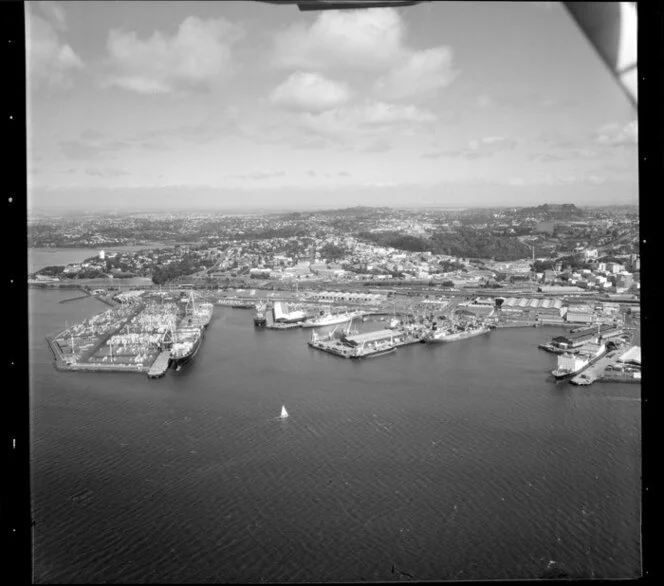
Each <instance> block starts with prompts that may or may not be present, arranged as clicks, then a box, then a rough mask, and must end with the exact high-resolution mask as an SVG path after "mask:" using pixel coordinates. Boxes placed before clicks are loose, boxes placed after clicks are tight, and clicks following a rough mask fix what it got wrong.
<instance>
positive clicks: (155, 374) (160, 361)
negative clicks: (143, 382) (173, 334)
mask: <svg viewBox="0 0 664 586" xmlns="http://www.w3.org/2000/svg"><path fill="white" fill-rule="evenodd" d="M170 358H171V351H170V350H164V351H163V352H161V353H160V354H159V356H157V358H156V360H155V361H154V362H153V363H152V366H151V367H150V369H149V370H148V378H159V377H162V376H164V374H166V371H167V370H168V363H169V362H170Z"/></svg>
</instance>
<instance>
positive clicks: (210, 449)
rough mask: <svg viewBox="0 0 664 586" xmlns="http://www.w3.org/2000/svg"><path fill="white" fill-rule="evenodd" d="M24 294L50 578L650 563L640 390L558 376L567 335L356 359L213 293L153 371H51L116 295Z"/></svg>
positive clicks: (617, 572)
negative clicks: (217, 301)
mask: <svg viewBox="0 0 664 586" xmlns="http://www.w3.org/2000/svg"><path fill="white" fill-rule="evenodd" d="M29 295H30V317H31V323H30V350H31V406H32V438H33V439H32V448H31V451H32V454H31V455H32V464H31V469H32V481H33V488H32V496H33V516H34V519H35V522H36V526H35V528H34V580H35V582H37V583H64V582H66V583H83V582H102V581H104V582H129V583H131V582H157V583H184V582H199V583H201V582H203V583H213V582H246V581H251V582H255V581H268V582H269V581H362V580H381V581H382V580H386V581H387V580H394V579H397V578H398V575H397V574H398V572H404V573H407V574H409V575H411V576H412V577H413V578H414V579H416V580H445V579H509V578H512V579H518V578H539V577H545V576H550V577H558V576H567V577H571V578H590V577H593V576H594V577H596V578H633V577H636V576H638V575H639V571H640V565H639V564H640V497H641V480H640V471H641V467H640V460H641V444H640V441H641V440H640V437H641V423H640V421H641V419H640V410H641V404H640V386H639V385H627V384H617V383H616V384H595V385H593V386H590V387H574V386H571V385H569V384H555V383H553V382H551V381H550V380H549V379H548V376H549V375H548V373H549V372H550V371H551V370H552V369H553V367H554V365H555V360H556V358H555V355H552V354H548V353H546V352H542V351H541V350H539V349H538V348H537V344H539V343H543V342H546V341H548V340H549V339H550V338H551V337H552V335H555V333H556V331H557V330H556V329H555V328H537V329H535V328H515V329H511V328H508V329H500V330H495V331H493V332H491V333H490V334H488V335H485V336H479V337H476V338H472V339H469V340H465V341H462V342H458V343H454V344H443V345H425V344H418V345H414V346H407V347H403V348H400V349H399V350H398V351H397V352H395V353H393V354H391V355H388V356H385V357H382V358H376V359H372V360H366V361H352V360H343V359H340V358H337V357H335V356H331V355H329V354H326V353H324V352H320V351H317V350H315V349H312V348H310V347H309V346H307V344H306V343H305V341H306V340H307V339H309V336H310V334H311V331H310V330H301V329H295V330H288V331H270V330H263V329H255V328H254V327H253V323H252V319H251V314H250V313H248V312H246V311H240V310H233V309H231V308H226V307H216V308H215V315H214V317H213V320H212V322H211V324H210V326H209V328H208V330H207V333H206V334H205V341H204V343H203V346H202V347H201V349H200V351H199V352H198V355H197V356H196V358H195V360H194V361H193V362H192V363H191V364H189V365H187V366H185V367H183V368H182V370H181V371H179V372H169V373H167V375H166V376H165V377H164V378H161V379H158V380H149V379H147V377H146V376H145V375H137V374H110V373H109V374H104V373H66V372H64V373H60V372H56V371H55V370H54V369H53V366H52V364H51V355H50V351H49V349H48V347H47V345H46V342H45V341H44V337H45V336H46V335H47V334H51V333H54V332H57V331H59V330H60V329H62V328H63V327H64V325H65V322H66V321H67V322H69V323H72V322H73V321H78V320H81V319H83V318H84V317H86V316H88V315H91V314H94V313H97V312H99V311H103V310H105V309H106V307H105V306H104V305H103V304H101V303H100V302H98V301H96V300H94V299H86V300H83V301H80V302H78V301H77V302H72V303H65V304H60V303H58V301H59V300H60V299H62V298H65V297H67V295H70V293H67V292H60V291H57V290H56V291H43V290H30V291H29ZM282 405H285V406H286V408H287V409H288V412H289V414H290V417H289V418H288V419H286V420H281V419H279V413H280V410H281V406H282Z"/></svg>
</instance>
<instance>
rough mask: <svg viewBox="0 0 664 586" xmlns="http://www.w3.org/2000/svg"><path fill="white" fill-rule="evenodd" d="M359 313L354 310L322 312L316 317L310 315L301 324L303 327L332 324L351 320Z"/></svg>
mask: <svg viewBox="0 0 664 586" xmlns="http://www.w3.org/2000/svg"><path fill="white" fill-rule="evenodd" d="M356 317H359V315H358V314H357V313H355V312H345V313H336V314H335V313H324V314H323V315H319V316H317V317H311V318H308V319H306V320H304V321H303V322H302V324H301V326H302V327H303V328H322V327H324V326H333V325H336V324H343V323H346V322H349V321H352V320H353V319H355V318H356Z"/></svg>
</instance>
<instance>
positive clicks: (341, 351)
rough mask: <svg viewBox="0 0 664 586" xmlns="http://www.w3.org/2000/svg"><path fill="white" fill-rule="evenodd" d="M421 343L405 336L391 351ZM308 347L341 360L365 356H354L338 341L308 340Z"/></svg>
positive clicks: (351, 349) (370, 354) (416, 339)
mask: <svg viewBox="0 0 664 586" xmlns="http://www.w3.org/2000/svg"><path fill="white" fill-rule="evenodd" d="M420 342H421V339H420V338H419V337H416V336H413V335H409V334H406V337H405V339H404V340H402V341H399V342H396V341H395V342H394V343H393V344H392V350H393V351H394V350H396V349H397V348H400V347H401V346H409V345H411V344H419V343H420ZM307 344H309V346H311V347H312V348H316V349H317V350H322V351H323V352H328V353H329V354H334V355H335V356H340V357H341V358H364V357H365V356H364V355H363V354H359V355H358V354H356V349H355V348H351V347H350V346H347V345H346V344H344V343H343V342H341V341H340V340H338V339H336V338H335V339H331V340H316V341H312V340H309V341H308V342H307ZM367 356H372V353H371V352H369V353H368V354H367Z"/></svg>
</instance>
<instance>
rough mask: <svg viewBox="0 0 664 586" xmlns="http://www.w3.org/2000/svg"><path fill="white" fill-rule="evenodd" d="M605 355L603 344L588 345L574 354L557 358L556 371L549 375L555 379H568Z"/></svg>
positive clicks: (566, 354)
mask: <svg viewBox="0 0 664 586" xmlns="http://www.w3.org/2000/svg"><path fill="white" fill-rule="evenodd" d="M605 353H606V345H605V344H604V343H599V344H589V345H587V346H585V347H584V348H582V349H580V350H579V351H578V352H577V353H576V354H572V353H565V354H561V355H560V356H558V363H557V366H556V369H555V370H553V371H552V372H551V374H552V375H553V376H554V377H555V378H556V379H559V380H560V379H566V378H570V377H572V376H574V375H576V374H579V373H580V372H582V371H583V370H585V369H586V368H588V367H589V366H590V365H591V364H593V363H594V362H595V361H596V360H598V359H599V358H601V357H602V356H603V355H604V354H605Z"/></svg>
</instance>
